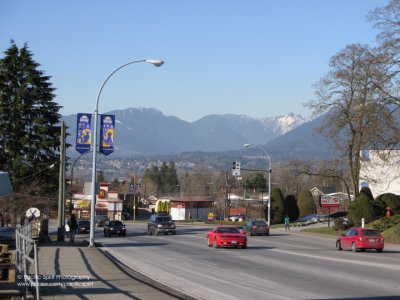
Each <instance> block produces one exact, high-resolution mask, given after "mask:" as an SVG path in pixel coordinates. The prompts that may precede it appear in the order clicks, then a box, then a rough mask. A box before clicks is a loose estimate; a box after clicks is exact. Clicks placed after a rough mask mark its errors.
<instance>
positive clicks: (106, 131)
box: [99, 115, 115, 155]
mask: <svg viewBox="0 0 400 300" xmlns="http://www.w3.org/2000/svg"><path fill="white" fill-rule="evenodd" d="M100 129H101V134H100V149H99V151H100V152H101V153H103V154H104V155H109V154H111V153H113V152H114V133H115V116H114V115H101V122H100Z"/></svg>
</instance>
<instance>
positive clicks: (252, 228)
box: [243, 220, 269, 235]
mask: <svg viewBox="0 0 400 300" xmlns="http://www.w3.org/2000/svg"><path fill="white" fill-rule="evenodd" d="M243 230H244V231H245V232H246V233H250V235H269V226H268V224H267V222H265V221H264V220H251V221H249V222H247V224H246V225H245V226H243Z"/></svg>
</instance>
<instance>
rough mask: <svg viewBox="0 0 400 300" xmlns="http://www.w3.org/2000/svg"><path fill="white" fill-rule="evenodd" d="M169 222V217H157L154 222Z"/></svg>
mask: <svg viewBox="0 0 400 300" xmlns="http://www.w3.org/2000/svg"><path fill="white" fill-rule="evenodd" d="M169 221H170V219H169V217H158V218H156V222H159V223H167V222H169Z"/></svg>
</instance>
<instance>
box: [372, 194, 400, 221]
mask: <svg viewBox="0 0 400 300" xmlns="http://www.w3.org/2000/svg"><path fill="white" fill-rule="evenodd" d="M374 205H375V207H376V210H377V212H378V214H379V216H380V217H383V216H386V212H387V210H386V207H390V212H391V214H393V215H397V214H400V196H398V195H395V194H392V193H386V194H382V195H379V196H378V197H376V199H375V201H374Z"/></svg>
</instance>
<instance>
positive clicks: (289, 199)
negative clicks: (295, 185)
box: [284, 195, 300, 221]
mask: <svg viewBox="0 0 400 300" xmlns="http://www.w3.org/2000/svg"><path fill="white" fill-rule="evenodd" d="M284 204H285V215H287V216H288V217H289V219H290V220H291V221H294V220H297V219H298V218H299V216H300V211H299V207H298V206H297V201H296V198H295V197H294V196H293V195H288V196H286V198H285V201H284Z"/></svg>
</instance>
